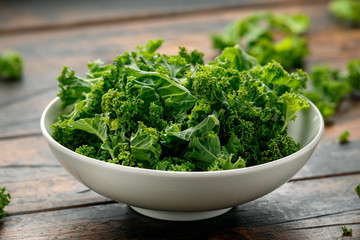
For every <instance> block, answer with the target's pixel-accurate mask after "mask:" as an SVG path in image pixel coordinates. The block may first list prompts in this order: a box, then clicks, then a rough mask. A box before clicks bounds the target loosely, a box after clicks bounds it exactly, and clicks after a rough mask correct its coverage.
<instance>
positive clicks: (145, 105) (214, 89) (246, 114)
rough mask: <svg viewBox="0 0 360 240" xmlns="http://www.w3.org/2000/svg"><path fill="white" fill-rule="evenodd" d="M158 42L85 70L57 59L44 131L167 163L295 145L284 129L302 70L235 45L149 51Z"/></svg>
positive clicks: (264, 153)
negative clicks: (207, 50) (54, 117)
mask: <svg viewBox="0 0 360 240" xmlns="http://www.w3.org/2000/svg"><path fill="white" fill-rule="evenodd" d="M161 44H162V40H156V41H149V43H148V44H147V45H146V47H145V48H143V47H138V50H137V51H134V52H126V53H124V54H123V55H120V56H118V57H117V58H116V59H115V60H114V62H113V63H112V64H109V65H104V64H102V63H101V62H100V61H95V62H92V63H89V64H88V67H89V73H88V74H87V76H86V77H78V76H77V75H75V72H74V71H72V70H70V69H69V68H68V67H64V68H63V71H62V72H61V74H60V76H59V77H58V81H59V87H60V91H59V94H58V95H59V97H60V99H61V101H62V109H63V111H62V113H61V114H60V117H59V120H58V121H57V122H56V123H54V124H53V125H52V129H53V133H52V137H53V138H54V139H55V140H56V141H57V142H59V143H60V144H62V145H63V146H65V147H67V148H69V149H71V150H73V151H76V152H77V153H80V154H83V155H85V156H88V157H92V158H96V159H99V160H102V161H107V162H111V163H115V164H121V165H126V166H132V167H142V168H150V169H158V170H169V171H213V170H227V169H235V168H242V167H246V166H253V165H257V164H262V163H267V162H270V161H273V160H276V159H279V158H282V157H285V156H288V155H290V154H292V153H294V152H296V151H298V150H299V149H300V145H299V144H298V143H296V142H295V141H294V140H293V139H292V138H291V137H289V136H288V135H287V132H286V129H287V125H288V124H289V122H291V121H292V120H294V119H295V118H296V114H297V113H298V111H299V110H301V109H303V108H308V106H309V104H308V102H307V101H306V100H305V99H304V98H303V97H302V96H301V95H299V94H297V92H298V91H300V90H302V89H304V88H305V87H306V83H307V79H308V76H307V74H305V73H304V72H302V71H301V70H298V71H297V72H296V73H292V74H289V73H288V72H286V71H285V70H284V69H283V67H282V66H281V65H280V64H279V63H277V62H275V61H272V62H270V63H268V64H266V65H265V66H260V65H257V62H256V60H255V59H254V58H253V57H251V56H249V55H247V54H246V53H245V52H244V51H242V49H241V48H240V47H239V46H234V47H230V48H226V49H225V50H224V51H223V52H222V54H221V55H220V56H218V57H217V58H215V60H214V61H212V62H210V63H208V64H204V62H203V59H202V57H203V54H202V53H200V52H198V51H196V50H195V51H193V52H191V53H188V52H187V51H186V49H185V48H180V52H179V54H178V55H173V56H167V55H164V54H159V53H156V50H157V49H158V48H159V47H160V46H161Z"/></svg>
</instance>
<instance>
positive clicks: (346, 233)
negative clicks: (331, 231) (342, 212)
mask: <svg viewBox="0 0 360 240" xmlns="http://www.w3.org/2000/svg"><path fill="white" fill-rule="evenodd" d="M341 229H342V231H343V236H352V228H350V229H348V228H347V227H346V226H343V227H342V228H341Z"/></svg>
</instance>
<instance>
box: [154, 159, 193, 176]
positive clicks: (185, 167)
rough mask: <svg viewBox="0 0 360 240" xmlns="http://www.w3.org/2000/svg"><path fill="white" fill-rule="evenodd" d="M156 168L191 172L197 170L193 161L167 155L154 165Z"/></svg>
mask: <svg viewBox="0 0 360 240" xmlns="http://www.w3.org/2000/svg"><path fill="white" fill-rule="evenodd" d="M153 168H154V169H156V170H163V171H179V172H191V171H194V170H195V165H194V164H193V163H192V162H191V161H187V160H185V159H181V158H177V157H167V158H164V159H163V160H161V161H159V162H157V163H156V164H155V165H154V167H153Z"/></svg>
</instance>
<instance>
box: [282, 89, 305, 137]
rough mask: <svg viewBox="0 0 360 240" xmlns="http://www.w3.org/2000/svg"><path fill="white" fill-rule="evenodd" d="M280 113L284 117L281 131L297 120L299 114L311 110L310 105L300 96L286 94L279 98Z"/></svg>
mask: <svg viewBox="0 0 360 240" xmlns="http://www.w3.org/2000/svg"><path fill="white" fill-rule="evenodd" d="M279 103H280V107H279V108H280V111H281V112H282V115H283V116H284V119H283V120H284V125H283V127H282V129H281V131H283V130H285V128H286V126H287V125H288V124H289V123H290V122H291V121H293V120H295V118H296V115H297V113H298V112H299V111H300V110H301V109H303V108H309V103H308V102H307V101H306V100H305V99H304V98H302V97H301V96H300V95H298V94H295V93H288V92H287V93H285V94H283V95H281V96H280V97H279Z"/></svg>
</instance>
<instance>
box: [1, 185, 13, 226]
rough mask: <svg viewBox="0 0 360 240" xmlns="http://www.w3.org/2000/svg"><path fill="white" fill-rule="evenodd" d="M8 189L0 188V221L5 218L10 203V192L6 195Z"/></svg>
mask: <svg viewBox="0 0 360 240" xmlns="http://www.w3.org/2000/svg"><path fill="white" fill-rule="evenodd" d="M5 190H6V188H5V187H3V188H0V219H1V218H4V217H5V210H4V208H5V206H7V205H9V203H10V199H11V196H10V191H8V192H7V193H5Z"/></svg>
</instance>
